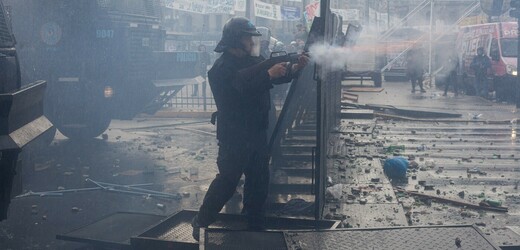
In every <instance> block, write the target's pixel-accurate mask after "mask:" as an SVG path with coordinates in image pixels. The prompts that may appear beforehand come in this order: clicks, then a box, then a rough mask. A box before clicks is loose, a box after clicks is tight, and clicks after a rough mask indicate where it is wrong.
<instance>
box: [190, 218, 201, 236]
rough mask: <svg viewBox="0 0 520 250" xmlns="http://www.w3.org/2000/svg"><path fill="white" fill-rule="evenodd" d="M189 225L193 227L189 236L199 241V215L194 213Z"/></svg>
mask: <svg viewBox="0 0 520 250" xmlns="http://www.w3.org/2000/svg"><path fill="white" fill-rule="evenodd" d="M191 226H192V227H193V232H192V233H191V236H193V239H195V240H196V241H199V239H200V225H199V216H198V215H195V217H193V219H192V220H191Z"/></svg>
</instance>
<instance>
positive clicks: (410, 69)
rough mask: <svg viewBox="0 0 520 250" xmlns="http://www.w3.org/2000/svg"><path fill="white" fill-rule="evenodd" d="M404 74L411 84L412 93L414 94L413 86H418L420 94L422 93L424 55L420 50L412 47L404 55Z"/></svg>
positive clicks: (417, 47)
mask: <svg viewBox="0 0 520 250" xmlns="http://www.w3.org/2000/svg"><path fill="white" fill-rule="evenodd" d="M406 74H407V76H408V77H409V78H410V81H411V83H412V93H415V86H416V85H419V88H420V89H421V92H422V93H424V92H426V90H424V87H423V80H424V78H423V75H424V54H423V52H422V49H421V48H420V47H419V46H417V45H414V47H413V48H411V49H410V50H409V51H408V54H406Z"/></svg>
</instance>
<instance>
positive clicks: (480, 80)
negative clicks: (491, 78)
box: [475, 74, 489, 98]
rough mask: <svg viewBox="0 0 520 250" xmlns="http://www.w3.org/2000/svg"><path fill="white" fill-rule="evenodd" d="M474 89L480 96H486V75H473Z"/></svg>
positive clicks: (487, 91)
mask: <svg viewBox="0 0 520 250" xmlns="http://www.w3.org/2000/svg"><path fill="white" fill-rule="evenodd" d="M475 90H476V92H477V93H476V94H477V95H478V96H480V97H484V98H488V93H489V89H488V79H487V77H486V75H483V74H477V75H476V76H475Z"/></svg>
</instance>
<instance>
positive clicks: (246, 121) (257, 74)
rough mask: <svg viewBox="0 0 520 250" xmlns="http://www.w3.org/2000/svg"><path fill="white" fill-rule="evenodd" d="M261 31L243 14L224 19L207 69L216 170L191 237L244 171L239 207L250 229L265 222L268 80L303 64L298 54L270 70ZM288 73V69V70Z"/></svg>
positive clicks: (283, 79) (280, 79)
mask: <svg viewBox="0 0 520 250" xmlns="http://www.w3.org/2000/svg"><path fill="white" fill-rule="evenodd" d="M259 36H261V34H260V33H259V32H258V31H257V29H256V27H255V26H254V25H253V24H252V23H251V22H250V21H249V20H248V19H247V18H244V17H234V18H231V19H230V20H228V21H227V23H226V24H225V25H224V28H223V32H222V39H221V41H220V42H219V43H218V45H217V47H216V48H215V52H217V53H223V54H222V55H221V56H220V57H219V58H218V59H217V60H216V61H215V63H214V64H213V67H212V68H211V69H210V71H209V72H208V79H209V84H210V87H211V91H212V92H213V95H214V98H215V103H216V106H217V112H218V116H217V122H216V123H217V139H218V142H219V151H218V157H217V166H218V170H219V173H218V174H217V176H216V178H215V179H214V180H213V181H212V183H211V185H210V186H209V189H208V191H207V193H206V196H205V197H204V200H203V203H202V206H201V207H200V211H199V213H198V214H197V216H195V218H193V221H192V226H193V237H194V238H195V239H196V240H198V239H199V229H200V227H207V226H209V225H210V224H211V223H213V222H214V221H215V220H216V216H217V214H218V213H219V212H220V210H221V209H222V208H223V206H224V204H225V203H226V202H227V201H228V200H229V199H230V198H231V197H232V196H233V194H234V193H235V190H236V187H237V185H238V183H239V180H240V178H241V176H242V174H244V175H245V184H244V197H243V210H242V214H244V215H245V216H246V218H247V221H248V225H249V228H250V229H251V230H261V229H263V228H264V226H265V218H264V203H265V200H266V198H267V192H268V184H269V169H268V167H269V166H268V165H269V152H268V146H267V145H268V142H267V132H266V130H267V127H268V122H269V119H268V113H269V109H270V95H269V90H270V89H271V88H272V87H273V84H281V83H287V82H289V81H291V79H292V78H293V77H295V76H296V72H298V71H299V70H301V69H302V68H303V67H305V65H306V64H307V63H308V61H309V58H308V57H307V56H304V55H302V56H301V57H300V58H299V60H298V63H296V64H293V65H289V63H286V62H282V63H278V64H275V65H274V66H271V67H269V68H266V67H263V65H265V63H264V58H262V57H259V44H258V43H255V42H254V39H253V38H254V37H259ZM288 72H291V73H290V74H288Z"/></svg>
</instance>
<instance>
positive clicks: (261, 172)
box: [198, 141, 269, 228]
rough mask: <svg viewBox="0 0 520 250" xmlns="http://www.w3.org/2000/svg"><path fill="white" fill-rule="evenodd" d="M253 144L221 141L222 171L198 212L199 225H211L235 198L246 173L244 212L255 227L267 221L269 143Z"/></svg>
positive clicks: (219, 168) (219, 162)
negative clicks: (227, 143) (265, 204)
mask: <svg viewBox="0 0 520 250" xmlns="http://www.w3.org/2000/svg"><path fill="white" fill-rule="evenodd" d="M260 144H261V145H254V146H253V147H248V146H246V147H244V146H243V145H226V144H220V146H219V152H218V158H217V166H218V170H219V173H218V174H217V177H216V178H215V179H214V180H213V182H211V185H210V186H209V189H208V192H207V193H206V196H205V197H204V201H203V203H202V206H201V207H200V211H199V214H198V224H199V225H200V226H202V227H207V226H209V225H210V224H211V223H213V222H215V220H216V216H217V214H218V213H219V212H220V210H221V209H222V208H223V207H224V205H225V204H226V202H227V201H228V200H229V199H231V197H232V196H233V194H234V193H235V191H236V188H237V185H238V182H239V181H240V178H241V177H242V174H244V175H245V185H244V197H243V205H244V207H243V209H242V213H243V214H245V215H246V216H247V220H248V223H249V226H250V227H251V228H259V227H263V226H264V224H265V218H264V214H265V206H264V203H265V200H266V199H267V193H268V188H269V156H268V151H267V143H266V142H265V141H263V142H261V143H260Z"/></svg>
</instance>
